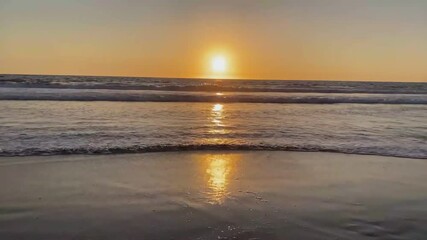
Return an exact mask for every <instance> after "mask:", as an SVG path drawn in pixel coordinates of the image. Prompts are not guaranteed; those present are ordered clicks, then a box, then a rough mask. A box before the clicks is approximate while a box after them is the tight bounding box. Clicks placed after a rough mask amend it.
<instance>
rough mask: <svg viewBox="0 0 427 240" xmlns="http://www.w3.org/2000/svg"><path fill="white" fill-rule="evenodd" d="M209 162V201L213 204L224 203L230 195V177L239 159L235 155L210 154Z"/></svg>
mask: <svg viewBox="0 0 427 240" xmlns="http://www.w3.org/2000/svg"><path fill="white" fill-rule="evenodd" d="M205 161H206V162H207V169H206V174H207V181H206V182H207V187H208V189H209V191H208V193H207V194H208V198H209V202H210V203H212V204H222V203H223V202H224V200H225V199H226V198H227V196H228V195H229V189H228V186H229V183H230V178H231V175H232V173H233V170H234V165H235V163H236V161H237V159H236V158H234V157H233V155H224V154H219V155H218V154H216V155H208V156H206V159H205Z"/></svg>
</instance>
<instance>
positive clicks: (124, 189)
mask: <svg viewBox="0 0 427 240" xmlns="http://www.w3.org/2000/svg"><path fill="white" fill-rule="evenodd" d="M426 226H427V161H425V160H420V159H404V158H392V157H379V156H361V155H346V154H335V153H297V152H268V151H260V152H250V151H246V152H243V151H232V152H227V151H212V152H209V151H198V152H197V151H196V152H168V153H146V154H127V155H103V156H84V155H75V156H72V155H70V156H46V157H14V158H1V159H0V239H2V240H7V239H32V240H34V239H43V240H47V239H55V240H57V239H62V240H63V239H92V240H93V239H115V240H116V239H253V240H254V239H269V240H272V239H427V227H426Z"/></svg>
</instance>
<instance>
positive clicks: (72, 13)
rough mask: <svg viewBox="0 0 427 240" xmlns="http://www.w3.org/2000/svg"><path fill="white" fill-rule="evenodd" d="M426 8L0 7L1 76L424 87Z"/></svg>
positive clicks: (418, 0)
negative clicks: (220, 77)
mask: <svg viewBox="0 0 427 240" xmlns="http://www.w3.org/2000/svg"><path fill="white" fill-rule="evenodd" d="M426 13H427V1H425V0H405V1H400V0H388V1H377V0H358V1H342V0H322V1H318V0H304V1H301V0H288V1H286V0H281V1H279V0H277V1H274V0H267V1H256V0H234V1H226V0H216V1H213V0H212V1H203V0H181V1H174V0H147V1H132V0H128V1H120V2H119V1H113V0H87V1H67V0H38V1H30V0H27V1H25V0H16V1H12V0H0V73H23V74H75V75H124V76H158V77H212V76H213V75H212V74H211V72H210V69H209V64H210V59H211V58H212V56H214V55H215V54H223V55H224V56H226V58H227V62H228V65H229V66H228V71H227V73H226V74H224V77H229V78H254V79H314V80H315V79H321V80H379V81H424V82H426V81H427V14H426Z"/></svg>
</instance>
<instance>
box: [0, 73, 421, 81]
mask: <svg viewBox="0 0 427 240" xmlns="http://www.w3.org/2000/svg"><path fill="white" fill-rule="evenodd" d="M0 75H22V76H68V77H112V78H120V77H122V78H154V79H182V80H226V81H227V80H237V81H313V82H315V81H324V82H373V83H381V82H395V83H427V80H426V81H402V80H398V81H393V80H352V79H347V80H345V79H279V78H265V79H262V78H214V77H161V76H129V75H81V74H38V73H37V74H33V73H0Z"/></svg>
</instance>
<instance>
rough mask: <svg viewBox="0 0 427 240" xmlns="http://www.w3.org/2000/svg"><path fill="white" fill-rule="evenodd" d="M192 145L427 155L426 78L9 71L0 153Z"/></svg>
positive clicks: (3, 89) (0, 103)
mask: <svg viewBox="0 0 427 240" xmlns="http://www.w3.org/2000/svg"><path fill="white" fill-rule="evenodd" d="M184 150H286V151H301V152H316V151H321V152H340V153H352V154H369V155H381V156H395V157H407V158H423V159H427V83H392V82H350V81H278V80H276V81H263V80H214V79H173V78H130V77H87V76H40V75H0V156H33V155H65V154H118V153H143V152H157V151H158V152H162V151H184Z"/></svg>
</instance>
